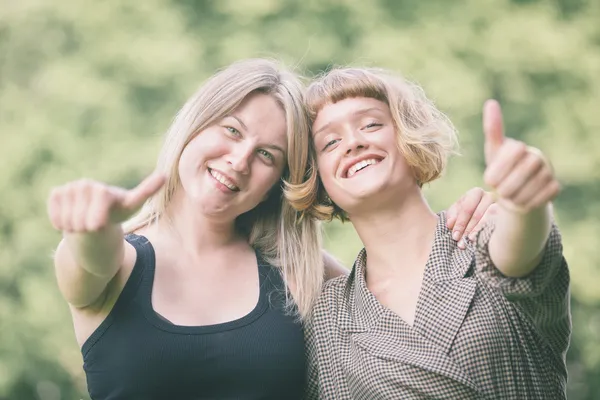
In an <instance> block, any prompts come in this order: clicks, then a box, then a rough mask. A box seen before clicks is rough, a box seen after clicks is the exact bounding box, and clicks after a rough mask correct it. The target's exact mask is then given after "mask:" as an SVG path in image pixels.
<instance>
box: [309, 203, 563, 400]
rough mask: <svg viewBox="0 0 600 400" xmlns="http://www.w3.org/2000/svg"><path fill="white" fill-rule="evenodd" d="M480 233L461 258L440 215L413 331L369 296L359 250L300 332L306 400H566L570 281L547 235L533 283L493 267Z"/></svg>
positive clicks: (558, 248)
mask: <svg viewBox="0 0 600 400" xmlns="http://www.w3.org/2000/svg"><path fill="white" fill-rule="evenodd" d="M492 231H493V226H492V225H488V226H486V227H485V228H484V229H483V230H482V231H481V232H480V233H479V235H478V237H477V240H476V241H475V242H474V243H470V244H469V245H468V247H467V249H466V250H461V249H459V248H458V247H457V245H456V242H455V241H454V240H452V238H451V231H450V230H448V229H447V228H446V217H445V214H444V213H440V214H439V222H438V225H437V228H436V235H435V240H434V244H433V248H432V252H431V254H430V257H429V260H428V262H427V265H426V268H425V274H424V278H423V286H422V289H421V293H420V295H419V300H418V303H417V310H416V316H415V321H414V324H413V326H412V327H411V326H409V325H408V324H406V323H405V322H404V321H403V320H402V319H401V318H400V317H398V316H397V315H396V314H395V313H393V312H392V311H390V310H389V309H387V308H385V307H384V306H382V305H381V304H380V303H379V302H378V301H377V299H376V298H375V296H373V294H372V293H371V292H370V291H369V290H368V289H367V286H366V282H365V266H366V260H367V255H366V253H365V250H364V249H363V250H362V251H361V252H360V254H359V255H358V258H357V259H356V262H355V264H354V268H353V270H352V273H351V274H350V275H349V276H348V277H339V278H336V279H333V280H331V281H329V282H327V283H326V285H325V288H324V291H323V293H322V295H321V296H320V298H319V300H318V302H317V304H316V306H315V308H314V311H313V315H312V317H311V318H310V319H309V321H308V322H307V324H306V327H305V333H306V344H307V356H308V363H309V378H308V395H307V397H308V398H310V399H316V398H320V399H336V400H339V399H369V400H375V399H461V400H462V399H544V400H549V399H565V398H566V380H567V371H566V366H565V353H566V350H567V347H568V344H569V337H570V333H571V318H570V311H569V272H568V268H567V263H566V262H565V260H564V258H563V256H562V245H561V238H560V234H559V232H558V230H557V228H556V227H555V226H553V228H552V231H551V234H550V238H549V240H548V242H547V245H546V249H545V252H544V256H543V259H542V261H541V263H540V264H539V266H538V267H537V268H536V269H535V271H534V272H532V273H531V274H530V275H529V276H527V277H524V278H508V277H505V276H503V275H502V274H501V273H500V272H499V271H498V270H497V269H496V268H495V267H494V266H493V264H492V262H491V260H490V257H489V253H488V243H489V239H490V237H491V233H492Z"/></svg>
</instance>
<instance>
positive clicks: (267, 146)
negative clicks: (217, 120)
mask: <svg viewBox="0 0 600 400" xmlns="http://www.w3.org/2000/svg"><path fill="white" fill-rule="evenodd" d="M229 116H230V117H231V118H234V119H235V120H236V121H237V122H239V123H240V125H241V126H242V129H244V130H245V131H248V130H249V129H248V127H247V126H246V124H245V123H244V121H242V120H241V118H239V117H236V116H235V115H229ZM263 147H266V148H267V149H271V150H277V151H280V152H281V154H283V155H285V151H284V150H283V149H282V148H281V147H279V146H277V145H276V144H268V145H264V146H263Z"/></svg>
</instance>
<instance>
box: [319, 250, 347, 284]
mask: <svg viewBox="0 0 600 400" xmlns="http://www.w3.org/2000/svg"><path fill="white" fill-rule="evenodd" d="M323 264H324V265H325V280H326V281H328V280H329V279H333V278H337V277H338V276H341V275H348V273H349V271H348V268H346V267H344V266H343V265H342V263H341V262H339V261H338V260H336V259H335V257H333V256H332V255H331V254H329V253H328V252H326V251H325V250H323Z"/></svg>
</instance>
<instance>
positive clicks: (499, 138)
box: [483, 100, 504, 165]
mask: <svg viewBox="0 0 600 400" xmlns="http://www.w3.org/2000/svg"><path fill="white" fill-rule="evenodd" d="M483 132H484V134H485V146H484V151H485V162H486V164H487V165H490V163H491V162H492V160H493V159H494V157H495V156H496V154H497V153H498V150H499V149H500V147H501V146H502V143H504V123H503V121H502V110H501V109H500V104H499V103H498V102H497V101H496V100H488V101H486V102H485V104H484V105H483Z"/></svg>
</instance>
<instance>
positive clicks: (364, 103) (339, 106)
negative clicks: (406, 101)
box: [313, 97, 390, 134]
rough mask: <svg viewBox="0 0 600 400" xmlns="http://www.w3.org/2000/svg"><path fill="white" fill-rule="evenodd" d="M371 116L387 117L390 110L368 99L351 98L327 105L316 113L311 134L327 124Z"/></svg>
mask: <svg viewBox="0 0 600 400" xmlns="http://www.w3.org/2000/svg"><path fill="white" fill-rule="evenodd" d="M372 114H383V115H385V116H389V115H390V109H389V107H388V105H387V104H386V103H384V102H382V101H380V100H377V99H373V98H370V97H353V98H347V99H344V100H340V101H338V102H336V103H327V104H325V105H324V106H323V107H322V108H321V109H320V110H319V111H318V112H317V115H316V118H315V121H314V123H313V132H314V133H315V134H316V133H318V131H319V130H322V129H323V128H324V127H326V125H329V124H334V123H338V122H343V121H345V120H348V119H353V118H355V117H357V116H361V115H372Z"/></svg>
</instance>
